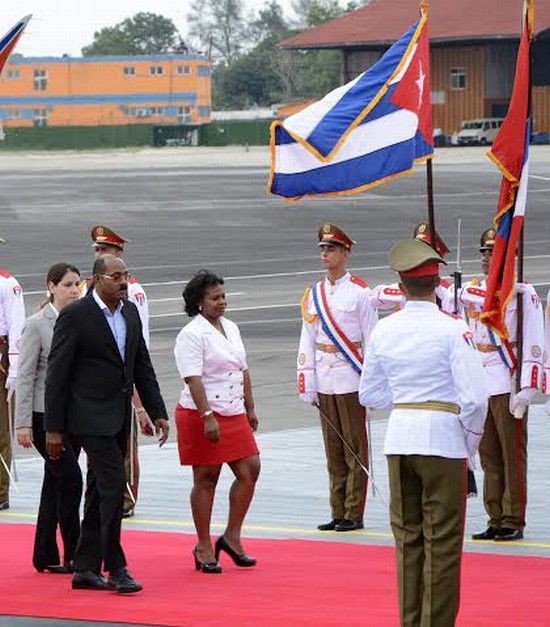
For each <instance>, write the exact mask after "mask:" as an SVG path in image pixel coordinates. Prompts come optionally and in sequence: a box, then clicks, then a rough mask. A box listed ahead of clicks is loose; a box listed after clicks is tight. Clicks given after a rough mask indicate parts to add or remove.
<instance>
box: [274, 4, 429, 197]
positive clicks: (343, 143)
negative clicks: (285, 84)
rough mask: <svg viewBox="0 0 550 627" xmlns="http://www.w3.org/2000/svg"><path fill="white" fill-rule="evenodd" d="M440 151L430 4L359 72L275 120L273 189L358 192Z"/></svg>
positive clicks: (281, 192) (290, 193)
mask: <svg viewBox="0 0 550 627" xmlns="http://www.w3.org/2000/svg"><path fill="white" fill-rule="evenodd" d="M432 156H433V133H432V113H431V92H430V49H429V39H428V16H427V12H426V9H425V7H422V9H421V15H420V18H419V19H418V21H417V22H415V23H414V24H413V25H412V26H411V28H409V30H408V31H407V32H406V33H405V34H404V35H403V36H402V37H401V38H400V39H399V40H398V41H397V42H396V43H395V44H394V45H393V46H392V47H391V48H390V49H389V50H388V51H387V52H386V53H385V54H384V56H383V57H382V58H381V59H380V60H379V61H378V62H377V63H376V64H375V65H373V66H372V67H371V68H369V69H368V70H367V71H366V72H363V74H361V75H360V76H358V77H357V78H356V79H355V80H353V81H351V82H350V83H347V84H346V85H344V86H343V87H339V88H338V89H335V90H334V91H332V92H330V93H329V94H327V95H326V96H325V97H324V98H323V99H322V100H320V101H318V102H315V103H313V104H312V105H310V106H308V107H307V108H305V109H303V110H302V111H300V112H299V113H296V114H295V115H292V116H290V117H288V118H286V119H285V120H284V121H282V122H281V121H276V122H273V124H272V125H271V173H270V177H269V181H268V184H267V190H268V192H270V193H271V194H276V195H278V196H282V197H283V198H285V199H287V200H297V199H298V198H301V197H302V196H315V195H338V194H354V193H357V192H361V191H364V190H366V189H369V188H370V187H374V186H375V185H381V184H382V183H385V182H386V181H389V180H391V179H393V178H395V177H397V176H401V175H404V174H409V173H410V172H412V168H413V164H414V163H415V162H418V161H422V160H425V159H430V158H431V157H432Z"/></svg>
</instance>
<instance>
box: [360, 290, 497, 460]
mask: <svg viewBox="0 0 550 627" xmlns="http://www.w3.org/2000/svg"><path fill="white" fill-rule="evenodd" d="M487 399H488V391H487V386H486V383H485V375H484V370H483V365H482V363H481V358H480V356H479V354H478V352H477V351H476V350H475V348H474V345H473V342H472V338H471V333H470V332H469V330H468V327H467V326H466V324H465V323H464V322H463V321H462V320H460V319H458V318H456V317H453V316H451V315H449V314H446V313H444V312H441V311H440V310H439V309H438V307H437V305H436V304H435V303H430V302H424V301H408V302H407V303H406V305H405V307H404V308H403V309H402V310H401V311H398V312H396V313H394V314H392V315H391V316H388V317H387V318H385V319H384V320H381V321H380V322H379V323H378V325H377V326H376V328H375V329H374V331H373V332H372V335H371V338H370V341H369V343H368V344H367V348H366V351H365V365H364V367H363V373H362V375H361V384H360V387H359V400H360V401H361V403H362V404H363V405H364V406H365V407H372V408H379V409H380V408H391V409H392V411H391V414H390V418H389V422H388V430H387V433H386V441H385V446H384V453H385V454H386V455H435V456H441V457H448V458H451V459H463V458H464V459H465V458H467V457H471V456H473V455H474V454H475V452H476V450H477V446H478V444H479V440H480V439H481V434H482V432H483V425H484V422H485V416H486V413H487ZM426 401H443V402H449V403H454V404H456V405H458V406H460V408H461V411H460V414H458V415H456V414H453V413H451V412H446V411H430V410H427V409H421V408H418V409H405V408H393V404H394V403H395V404H397V403H422V402H426Z"/></svg>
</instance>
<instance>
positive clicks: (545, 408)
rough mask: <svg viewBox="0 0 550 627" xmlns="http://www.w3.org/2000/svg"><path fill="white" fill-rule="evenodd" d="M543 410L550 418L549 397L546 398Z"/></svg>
mask: <svg viewBox="0 0 550 627" xmlns="http://www.w3.org/2000/svg"><path fill="white" fill-rule="evenodd" d="M544 410H545V411H546V413H547V414H548V415H549V416H550V396H547V397H546V403H544Z"/></svg>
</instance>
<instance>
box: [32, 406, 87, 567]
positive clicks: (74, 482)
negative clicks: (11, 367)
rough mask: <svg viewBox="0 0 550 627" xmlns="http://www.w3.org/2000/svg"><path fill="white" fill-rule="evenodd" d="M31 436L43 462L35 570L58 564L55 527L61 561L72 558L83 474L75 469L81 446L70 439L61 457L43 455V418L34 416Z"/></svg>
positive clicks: (33, 561) (44, 446)
mask: <svg viewBox="0 0 550 627" xmlns="http://www.w3.org/2000/svg"><path fill="white" fill-rule="evenodd" d="M32 433H33V440H34V446H35V447H36V450H37V451H38V452H39V453H40V455H41V456H42V457H43V458H44V479H43V480H42V492H41V494H40V505H39V507H38V518H37V520H36V533H35V536H34V552H33V558H32V563H33V565H34V567H35V568H36V569H37V570H43V569H44V567H45V566H48V565H50V564H59V563H60V556H59V549H58V547H57V537H56V534H57V525H58V524H59V530H60V531H61V538H62V540H63V561H64V562H65V563H66V562H69V561H70V560H72V559H73V558H74V552H75V548H76V543H77V541H78V535H79V533H80V515H79V509H80V500H81V498H82V472H81V471H80V466H79V465H78V456H79V454H80V445H79V444H78V443H77V442H76V440H75V439H74V438H73V437H69V438H67V440H66V441H65V450H64V451H63V453H62V454H61V457H60V458H59V459H58V460H56V461H53V460H51V459H50V458H49V456H48V455H47V453H46V434H45V432H44V414H43V413H39V412H33V415H32Z"/></svg>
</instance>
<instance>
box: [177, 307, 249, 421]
mask: <svg viewBox="0 0 550 627" xmlns="http://www.w3.org/2000/svg"><path fill="white" fill-rule="evenodd" d="M220 321H221V324H222V327H223V330H224V331H225V336H224V335H223V334H222V333H220V332H219V331H218V330H217V329H216V328H214V327H213V326H212V325H211V324H210V322H208V321H207V320H206V319H205V318H204V317H203V316H202V315H200V314H199V315H197V316H195V317H194V318H193V319H192V320H191V322H190V323H189V324H188V325H187V326H185V327H184V328H183V329H182V330H181V331H180V332H179V333H178V337H177V338H176V346H175V348H174V355H175V357H176V365H177V367H178V370H179V373H180V376H181V378H182V379H185V378H186V377H197V376H198V377H201V379H202V383H203V385H204V389H205V391H206V397H207V399H208V403H209V404H210V407H211V408H212V410H213V411H215V412H217V413H219V414H221V415H222V416H235V415H237V414H242V413H244V411H245V410H244V377H243V372H244V371H245V370H247V368H248V366H247V363H246V352H245V349H244V346H243V343H242V340H241V334H240V332H239V327H238V326H237V325H236V324H235V323H234V322H231V320H228V319H227V318H224V317H222V318H220ZM179 402H180V405H181V406H182V407H185V408H188V409H197V406H196V405H195V402H194V401H193V398H192V397H191V393H190V392H189V387H188V386H187V385H184V388H183V390H182V392H181V396H180V401H179Z"/></svg>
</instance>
